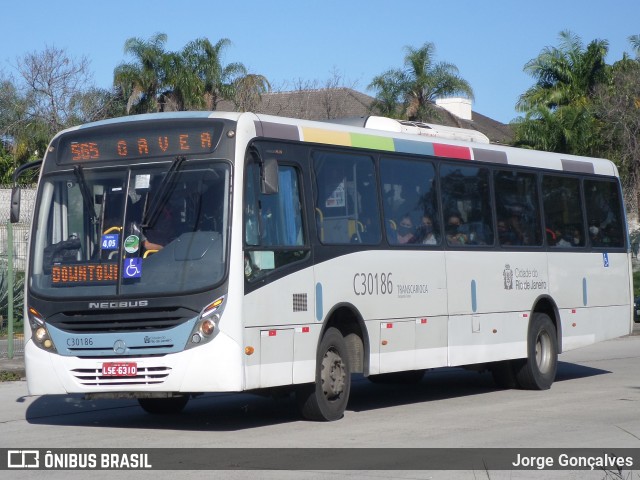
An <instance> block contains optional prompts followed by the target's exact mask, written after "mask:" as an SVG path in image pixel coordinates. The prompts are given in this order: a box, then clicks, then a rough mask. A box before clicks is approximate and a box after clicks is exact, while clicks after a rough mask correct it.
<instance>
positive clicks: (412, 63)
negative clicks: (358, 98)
mask: <svg viewBox="0 0 640 480" xmlns="http://www.w3.org/2000/svg"><path fill="white" fill-rule="evenodd" d="M434 55H435V46H434V44H433V43H430V42H427V43H425V44H424V45H423V46H422V47H420V48H413V47H406V55H405V57H404V69H398V70H388V71H387V72H385V73H383V74H382V75H380V76H377V77H375V78H374V79H373V81H372V82H371V84H370V85H369V88H370V89H373V90H378V92H379V93H378V94H377V95H376V101H377V103H376V104H377V105H378V107H379V108H381V109H382V110H383V112H385V113H386V112H393V110H394V109H393V108H392V102H393V100H394V98H398V99H401V101H402V107H403V108H402V109H403V113H404V114H405V115H406V116H407V117H408V118H409V120H426V119H427V118H429V117H433V116H436V117H437V116H438V112H437V110H436V109H435V108H434V106H435V100H436V98H441V97H447V96H452V95H464V96H467V97H468V98H471V99H473V89H472V88H471V85H470V84H469V82H467V81H466V80H465V79H463V78H462V77H460V75H459V71H458V68H457V67H456V66H455V65H453V64H452V63H448V62H439V63H435V62H434V60H433V57H434Z"/></svg>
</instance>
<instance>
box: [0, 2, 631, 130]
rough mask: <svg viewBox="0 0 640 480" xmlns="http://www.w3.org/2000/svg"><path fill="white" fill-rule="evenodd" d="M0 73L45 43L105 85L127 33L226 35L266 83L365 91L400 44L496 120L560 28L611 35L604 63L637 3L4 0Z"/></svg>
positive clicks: (618, 45) (511, 108)
mask: <svg viewBox="0 0 640 480" xmlns="http://www.w3.org/2000/svg"><path fill="white" fill-rule="evenodd" d="M0 14H1V16H2V18H3V21H2V26H1V27H0V76H4V77H11V76H13V77H14V78H16V77H17V70H16V65H17V59H19V58H21V57H23V56H24V55H25V54H27V53H33V52H40V51H43V50H44V49H45V48H47V47H56V48H58V49H64V50H65V51H66V53H67V55H68V56H69V57H72V58H76V59H79V58H81V57H83V56H85V57H87V58H88V59H89V60H90V62H91V71H92V72H93V82H94V84H95V85H96V86H97V87H101V88H110V87H111V86H112V83H113V70H114V68H115V67H116V66H118V65H119V64H120V63H123V62H130V61H132V58H130V57H128V56H127V55H125V53H124V48H123V47H124V43H125V41H126V40H127V39H128V38H131V37H137V38H141V39H144V40H148V39H149V38H150V37H151V36H152V35H154V34H155V33H158V32H162V33H166V34H167V37H168V40H167V43H166V45H165V48H166V49H167V50H169V51H180V50H182V48H183V47H184V46H185V45H186V44H187V43H188V42H190V41H191V40H195V39H198V38H202V37H206V38H208V39H209V40H210V41H211V42H212V43H216V42H217V41H218V40H220V39H221V38H228V39H229V40H230V41H231V46H230V47H229V48H227V49H226V50H225V51H224V56H223V63H224V64H228V63H232V62H241V63H243V64H244V65H245V66H246V67H247V68H248V70H249V71H250V72H251V73H257V74H261V75H264V76H265V77H267V79H268V80H269V82H270V83H271V85H272V87H273V88H274V89H276V90H286V89H287V87H290V89H292V88H293V86H294V85H295V84H296V83H308V84H315V85H318V86H322V85H324V84H326V82H328V81H329V80H330V79H332V78H334V77H337V78H339V79H340V80H341V82H340V83H341V85H343V86H347V87H352V88H355V89H356V90H359V91H361V92H363V93H367V94H369V95H372V96H373V95H374V94H375V92H374V91H371V90H367V86H368V85H369V84H370V82H371V80H372V79H373V77H375V76H376V75H379V74H381V73H383V72H385V71H386V70H388V69H390V68H401V67H402V66H403V59H404V55H405V47H407V46H411V47H414V48H419V47H421V46H422V45H423V44H424V43H426V42H431V43H433V44H434V45H435V49H436V50H435V61H436V62H448V63H452V64H454V65H455V66H457V67H458V69H459V73H460V75H461V76H462V77H463V78H464V79H466V80H467V81H468V82H469V83H470V84H471V87H472V88H473V90H474V97H475V99H474V103H473V110H474V111H476V112H478V113H481V114H483V115H486V116H488V117H490V118H493V119H495V120H498V121H500V122H503V123H508V122H510V121H511V120H513V119H514V118H516V117H517V116H518V113H517V112H516V111H515V104H516V102H517V100H518V97H519V96H520V95H521V94H522V93H524V92H525V91H526V90H527V89H528V88H529V87H530V86H532V85H533V78H532V77H530V76H529V75H528V74H527V73H525V72H524V71H523V67H524V65H525V64H526V63H527V62H528V61H529V60H531V59H533V58H535V57H537V56H538V54H540V53H541V51H542V50H543V49H544V48H545V47H548V46H559V44H560V40H559V33H560V32H561V31H563V30H570V31H571V32H573V33H574V34H576V35H578V36H579V37H580V38H581V39H582V41H583V43H584V45H585V46H586V45H587V44H588V43H589V42H591V41H592V40H595V39H600V40H607V41H608V42H609V54H608V56H607V62H608V63H613V62H615V61H617V60H619V59H620V58H622V55H623V53H624V52H627V53H629V54H631V53H632V50H631V46H630V44H629V41H628V38H629V36H631V35H635V34H640V22H638V19H639V18H640V1H638V0H611V1H609V2H603V1H601V0H598V1H596V0H536V1H523V0H484V1H477V0H468V1H467V0H458V1H453V0H449V1H439V2H435V1H431V0H418V1H416V0H411V1H406V0H387V1H382V0H368V1H364V0H363V1H359V0H337V1H335V0H322V1H304V0H298V1H291V0H282V1H277V0H272V1H264V0H262V1H256V0H241V1H224V2H223V1H217V0H179V1H176V0H174V1H167V0H128V1H122V0H108V1H87V0H82V1H78V0H58V1H48V2H46V1H41V0H38V1H36V0H20V1H16V0H5V1H4V2H2V6H1V7H0Z"/></svg>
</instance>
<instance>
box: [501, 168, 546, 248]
mask: <svg viewBox="0 0 640 480" xmlns="http://www.w3.org/2000/svg"><path fill="white" fill-rule="evenodd" d="M494 186H495V192H496V211H497V217H498V218H497V226H498V242H499V243H500V245H502V246H505V245H507V246H540V245H542V236H541V231H542V229H541V224H540V213H539V208H538V185H537V178H536V175H535V174H534V173H526V172H518V171H511V170H499V171H496V172H495V174H494ZM554 235H555V234H554ZM554 243H555V242H554Z"/></svg>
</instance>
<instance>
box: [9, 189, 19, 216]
mask: <svg viewBox="0 0 640 480" xmlns="http://www.w3.org/2000/svg"><path fill="white" fill-rule="evenodd" d="M10 220H11V223H18V222H19V221H20V187H13V188H12V189H11V213H10Z"/></svg>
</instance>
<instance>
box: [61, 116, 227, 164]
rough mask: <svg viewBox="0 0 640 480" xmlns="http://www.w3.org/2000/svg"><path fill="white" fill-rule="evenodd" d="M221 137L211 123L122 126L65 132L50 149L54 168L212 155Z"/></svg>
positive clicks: (219, 129)
mask: <svg viewBox="0 0 640 480" xmlns="http://www.w3.org/2000/svg"><path fill="white" fill-rule="evenodd" d="M221 133H222V123H221V122H213V121H202V120H200V121H195V120H189V121H180V120H176V121H173V122H167V121H164V122H145V123H142V122H126V123H122V124H116V125H112V124H110V125H103V126H100V127H96V128H88V129H86V130H83V129H81V130H76V131H73V132H69V133H67V134H66V135H63V136H62V137H61V138H60V139H59V140H58V144H57V147H56V146H53V147H52V149H53V153H54V154H55V155H56V159H57V163H58V164H69V163H80V162H100V161H109V160H133V159H141V158H150V159H151V158H157V157H167V156H174V157H175V156H178V155H190V154H195V155H198V154H207V153H211V152H213V151H214V150H215V148H216V146H217V144H218V141H219V140H220V136H221Z"/></svg>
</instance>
